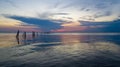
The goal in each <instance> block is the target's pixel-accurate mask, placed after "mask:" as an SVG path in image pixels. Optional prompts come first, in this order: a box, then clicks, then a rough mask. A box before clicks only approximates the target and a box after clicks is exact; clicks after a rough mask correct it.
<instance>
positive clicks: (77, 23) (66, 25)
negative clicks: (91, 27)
mask: <svg viewBox="0 0 120 67" xmlns="http://www.w3.org/2000/svg"><path fill="white" fill-rule="evenodd" d="M79 25H81V24H80V22H69V23H64V24H62V25H61V26H64V27H74V26H79Z"/></svg>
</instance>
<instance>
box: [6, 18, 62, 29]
mask: <svg viewBox="0 0 120 67" xmlns="http://www.w3.org/2000/svg"><path fill="white" fill-rule="evenodd" d="M8 18H11V19H15V20H19V21H22V22H25V23H27V24H33V25H36V26H39V27H40V28H41V29H42V30H43V31H50V30H54V29H58V28H61V26H60V23H55V22H53V21H50V20H42V19H38V18H31V17H21V16H8Z"/></svg>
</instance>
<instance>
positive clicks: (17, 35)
mask: <svg viewBox="0 0 120 67" xmlns="http://www.w3.org/2000/svg"><path fill="white" fill-rule="evenodd" d="M19 33H20V31H19V30H18V31H17V34H16V37H17V38H19Z"/></svg>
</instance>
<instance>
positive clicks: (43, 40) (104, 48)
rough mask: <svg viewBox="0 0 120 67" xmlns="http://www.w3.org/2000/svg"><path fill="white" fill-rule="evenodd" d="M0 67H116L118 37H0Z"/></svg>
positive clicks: (119, 47) (119, 52)
mask: <svg viewBox="0 0 120 67" xmlns="http://www.w3.org/2000/svg"><path fill="white" fill-rule="evenodd" d="M0 67H120V35H114V34H108V35H106V34H105V35H104V34H99V35H97V34H78V33H74V34H73V33H72V34H71V33H69V34H60V33H59V34H46V35H37V36H36V37H32V36H31V34H28V35H27V37H26V38H25V37H23V36H22V35H20V37H19V38H16V37H15V34H0Z"/></svg>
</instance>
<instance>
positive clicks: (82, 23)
mask: <svg viewBox="0 0 120 67" xmlns="http://www.w3.org/2000/svg"><path fill="white" fill-rule="evenodd" d="M119 7H120V0H0V32H16V31H17V30H20V31H27V32H31V31H38V32H120V31H119V29H118V28H120V8H119Z"/></svg>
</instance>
